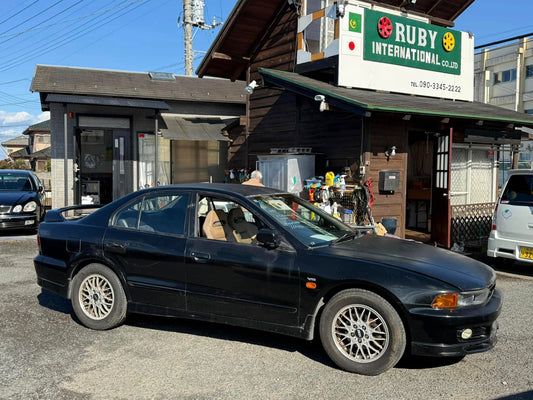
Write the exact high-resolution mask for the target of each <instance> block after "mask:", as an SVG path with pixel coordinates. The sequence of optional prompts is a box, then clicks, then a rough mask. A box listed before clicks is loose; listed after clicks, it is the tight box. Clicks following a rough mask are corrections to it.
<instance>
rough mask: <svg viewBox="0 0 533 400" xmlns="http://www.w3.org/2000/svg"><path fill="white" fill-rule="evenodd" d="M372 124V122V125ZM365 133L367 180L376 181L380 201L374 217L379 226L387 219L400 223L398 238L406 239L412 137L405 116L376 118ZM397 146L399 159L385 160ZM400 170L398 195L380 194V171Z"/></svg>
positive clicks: (373, 208) (373, 211)
mask: <svg viewBox="0 0 533 400" xmlns="http://www.w3.org/2000/svg"><path fill="white" fill-rule="evenodd" d="M368 120H369V121H368ZM367 121H368V122H369V123H368V126H367V130H366V131H365V133H366V135H365V144H364V148H365V155H364V158H365V162H366V164H367V166H366V177H367V178H369V177H371V178H372V179H373V183H372V188H373V189H374V195H375V196H376V201H375V202H374V205H373V207H372V216H373V217H374V220H375V221H376V222H379V221H381V219H382V218H385V217H393V218H396V219H397V220H398V227H397V229H396V233H395V235H397V236H400V237H404V236H405V207H406V197H407V158H408V152H407V150H408V137H407V126H406V123H405V122H404V121H403V120H402V119H401V115H396V114H376V113H375V114H374V115H373V116H372V117H371V118H370V119H367ZM391 146H396V155H395V156H392V157H389V158H388V159H387V157H386V156H385V150H387V149H388V148H390V147H391ZM383 170H396V171H399V172H400V188H399V190H398V191H395V192H394V194H390V193H380V192H379V171H383Z"/></svg>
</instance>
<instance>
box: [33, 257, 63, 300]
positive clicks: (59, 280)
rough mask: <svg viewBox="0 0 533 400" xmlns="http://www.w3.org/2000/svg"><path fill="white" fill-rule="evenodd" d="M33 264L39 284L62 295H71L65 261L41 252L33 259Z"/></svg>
mask: <svg viewBox="0 0 533 400" xmlns="http://www.w3.org/2000/svg"><path fill="white" fill-rule="evenodd" d="M33 265H34V266H35V272H36V274H37V284H38V285H39V286H41V287H42V288H44V289H47V290H49V291H51V292H54V293H57V294H59V295H60V296H63V297H68V296H69V293H68V290H69V283H70V278H69V276H68V274H67V268H66V265H65V263H63V262H61V261H58V260H56V259H54V258H50V257H45V256H43V255H40V254H39V255H38V256H37V257H35V259H34V260H33Z"/></svg>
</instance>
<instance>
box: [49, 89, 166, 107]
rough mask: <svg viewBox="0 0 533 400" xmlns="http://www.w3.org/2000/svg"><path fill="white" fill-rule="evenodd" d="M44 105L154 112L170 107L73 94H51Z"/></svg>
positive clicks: (153, 101)
mask: <svg viewBox="0 0 533 400" xmlns="http://www.w3.org/2000/svg"><path fill="white" fill-rule="evenodd" d="M45 103H71V104H92V105H99V106H117V107H133V108H151V109H154V110H168V109H170V106H169V105H168V104H167V103H165V102H164V101H156V100H142V99H124V98H117V97H101V96H80V95H73V94H56V93H51V94H49V95H47V96H46V98H45Z"/></svg>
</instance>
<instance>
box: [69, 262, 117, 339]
mask: <svg viewBox="0 0 533 400" xmlns="http://www.w3.org/2000/svg"><path fill="white" fill-rule="evenodd" d="M71 301H72V307H73V308H74V313H75V314H76V316H77V317H78V319H79V320H80V322H81V323H82V324H83V325H85V326H87V327H88V328H91V329H97V330H106V329H111V328H114V327H116V326H118V325H120V324H122V323H123V322H124V320H125V319H126V311H127V299H126V294H125V293H124V289H123V287H122V284H121V283H120V280H119V279H118V277H117V275H116V274H115V273H114V272H113V271H112V270H111V269H109V268H108V267H106V266H104V265H101V264H89V265H87V266H86V267H85V268H83V269H82V270H81V271H80V272H78V273H77V274H76V276H75V277H74V279H73V280H72V298H71Z"/></svg>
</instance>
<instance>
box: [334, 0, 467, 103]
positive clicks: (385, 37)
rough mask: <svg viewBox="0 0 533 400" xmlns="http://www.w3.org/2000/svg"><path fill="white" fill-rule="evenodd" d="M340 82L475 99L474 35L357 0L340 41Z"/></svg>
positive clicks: (348, 12) (345, 19) (348, 13)
mask: <svg viewBox="0 0 533 400" xmlns="http://www.w3.org/2000/svg"><path fill="white" fill-rule="evenodd" d="M337 46H338V56H339V64H338V65H339V67H338V80H337V84H338V85H339V86H345V87H353V88H362V89H373V90H384V91H389V92H397V93H407V94H415V95H421V96H431V97H439V98H447V99H454V100H467V101H472V100H473V97H474V38H473V36H472V35H469V34H468V33H465V32H460V31H456V30H453V29H447V28H443V27H440V26H436V25H432V24H430V23H429V21H428V20H427V18H423V17H419V16H412V15H410V14H408V13H403V12H400V11H398V12H396V11H394V10H390V9H385V8H380V7H379V6H374V7H372V9H370V8H369V6H368V4H367V3H364V2H354V4H348V5H347V6H346V12H345V14H344V17H342V18H341V21H340V33H339V40H338V44H337Z"/></svg>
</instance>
